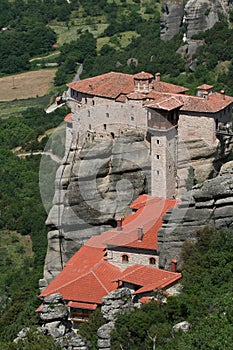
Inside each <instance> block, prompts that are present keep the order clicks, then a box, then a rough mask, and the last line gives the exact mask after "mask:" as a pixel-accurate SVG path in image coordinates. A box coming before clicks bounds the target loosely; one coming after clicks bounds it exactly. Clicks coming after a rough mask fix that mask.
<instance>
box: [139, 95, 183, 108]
mask: <svg viewBox="0 0 233 350" xmlns="http://www.w3.org/2000/svg"><path fill="white" fill-rule="evenodd" d="M144 106H146V107H150V108H156V109H163V110H165V111H172V110H173V109H176V108H180V107H182V106H183V102H181V101H180V100H179V99H178V98H176V97H175V96H170V95H169V96H164V95H158V94H157V95H154V99H153V100H152V101H149V102H146V103H145V104H144Z"/></svg>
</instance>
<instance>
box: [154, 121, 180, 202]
mask: <svg viewBox="0 0 233 350" xmlns="http://www.w3.org/2000/svg"><path fill="white" fill-rule="evenodd" d="M176 192H177V129H176V127H171V128H169V129H153V131H152V130H151V195H152V196H158V197H164V198H174V197H175V196H176Z"/></svg>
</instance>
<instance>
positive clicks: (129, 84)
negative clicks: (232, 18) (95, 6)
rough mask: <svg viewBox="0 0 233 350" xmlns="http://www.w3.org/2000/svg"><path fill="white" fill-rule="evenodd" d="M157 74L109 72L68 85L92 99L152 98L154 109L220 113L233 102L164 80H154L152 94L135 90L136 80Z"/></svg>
mask: <svg viewBox="0 0 233 350" xmlns="http://www.w3.org/2000/svg"><path fill="white" fill-rule="evenodd" d="M152 78H153V75H152V74H150V73H146V72H140V73H138V74H135V75H131V74H123V73H117V72H110V73H105V74H102V75H98V76H96V77H92V78H87V79H84V80H79V81H76V82H72V83H69V84H67V85H68V87H70V88H72V89H74V90H76V91H78V92H81V93H84V94H89V95H92V96H100V97H105V98H111V99H115V100H116V101H118V102H125V96H127V98H128V99H132V100H133V99H137V100H143V99H146V98H148V99H151V101H149V102H146V103H147V106H148V107H149V106H150V107H151V108H159V109H164V110H168V111H170V110H173V109H175V108H179V107H181V110H185V111H186V110H187V111H191V112H198V113H216V112H218V111H220V110H222V109H224V108H226V107H227V106H228V105H230V104H231V103H232V102H233V98H232V97H230V96H227V95H225V94H224V95H223V94H219V93H209V95H208V96H206V97H205V98H203V97H199V96H191V95H185V94H184V92H187V91H188V89H186V88H185V87H183V86H179V85H174V84H169V83H166V82H163V81H160V80H154V81H153V90H152V91H150V92H149V93H148V94H143V93H137V92H135V91H134V79H152ZM211 88H212V85H207V84H203V85H200V86H199V87H198V89H203V90H210V89H211Z"/></svg>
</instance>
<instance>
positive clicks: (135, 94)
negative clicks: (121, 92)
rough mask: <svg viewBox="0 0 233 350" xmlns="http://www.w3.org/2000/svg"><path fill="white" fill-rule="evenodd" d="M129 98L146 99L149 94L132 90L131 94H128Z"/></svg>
mask: <svg viewBox="0 0 233 350" xmlns="http://www.w3.org/2000/svg"><path fill="white" fill-rule="evenodd" d="M127 98H128V99H129V100H146V99H147V95H146V94H142V93H141V92H131V93H130V94H128V95H127Z"/></svg>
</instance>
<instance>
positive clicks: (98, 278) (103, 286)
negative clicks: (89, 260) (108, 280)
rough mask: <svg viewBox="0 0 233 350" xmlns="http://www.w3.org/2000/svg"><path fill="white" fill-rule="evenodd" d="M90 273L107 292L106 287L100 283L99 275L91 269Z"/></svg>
mask: <svg viewBox="0 0 233 350" xmlns="http://www.w3.org/2000/svg"><path fill="white" fill-rule="evenodd" d="M91 273H92V274H93V275H94V277H95V278H96V279H97V281H98V282H99V283H100V285H101V286H102V287H103V288H104V290H105V291H106V292H107V293H108V292H109V291H108V289H107V288H106V287H105V285H104V284H103V283H102V281H101V280H100V279H99V277H98V276H97V275H96V273H95V272H94V271H93V270H92V271H91Z"/></svg>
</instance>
